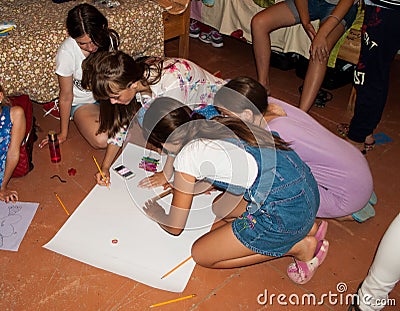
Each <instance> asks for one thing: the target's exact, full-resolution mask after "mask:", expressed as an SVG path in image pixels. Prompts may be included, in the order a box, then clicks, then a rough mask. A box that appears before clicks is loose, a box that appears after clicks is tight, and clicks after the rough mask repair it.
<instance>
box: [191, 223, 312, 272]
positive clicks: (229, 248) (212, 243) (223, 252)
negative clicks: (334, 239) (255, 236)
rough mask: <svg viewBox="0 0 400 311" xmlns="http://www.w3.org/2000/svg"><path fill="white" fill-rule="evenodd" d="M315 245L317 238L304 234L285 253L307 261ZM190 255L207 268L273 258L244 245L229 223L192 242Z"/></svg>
mask: <svg viewBox="0 0 400 311" xmlns="http://www.w3.org/2000/svg"><path fill="white" fill-rule="evenodd" d="M310 232H311V231H310ZM316 247H317V240H316V239H315V238H314V237H313V236H306V237H305V238H304V239H303V240H301V241H300V242H298V243H297V244H295V245H294V246H293V247H292V249H291V250H290V251H289V252H288V253H287V254H285V255H290V256H294V257H296V258H297V259H298V260H301V261H308V260H310V259H312V258H313V257H314V252H315V249H316ZM192 256H193V259H194V260H195V262H196V263H198V264H199V265H201V266H203V267H208V268H237V267H243V266H248V265H252V264H256V263H260V262H264V261H267V260H270V259H273V258H275V257H270V256H265V255H261V254H257V253H254V252H253V251H251V250H250V249H248V248H247V247H246V246H244V245H243V244H242V243H241V242H240V241H239V240H238V239H237V238H236V236H235V235H234V234H233V231H232V226H231V224H230V223H227V224H225V225H223V226H220V227H219V228H217V229H215V230H213V231H211V232H209V233H208V234H206V235H204V236H202V237H201V238H200V239H198V240H197V241H196V242H195V243H194V244H193V247H192Z"/></svg>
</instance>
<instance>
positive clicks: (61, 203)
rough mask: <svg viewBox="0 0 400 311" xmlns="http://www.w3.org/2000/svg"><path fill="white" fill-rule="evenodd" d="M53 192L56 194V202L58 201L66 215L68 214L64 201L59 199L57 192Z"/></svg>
mask: <svg viewBox="0 0 400 311" xmlns="http://www.w3.org/2000/svg"><path fill="white" fill-rule="evenodd" d="M54 194H55V195H56V198H57V200H58V202H60V205H61V207H62V208H63V209H64V211H65V212H66V213H67V215H68V216H69V212H68V210H67V208H66V207H65V205H64V203H63V202H62V201H61V199H60V197H59V196H58V194H57V192H54Z"/></svg>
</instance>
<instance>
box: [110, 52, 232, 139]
mask: <svg viewBox="0 0 400 311" xmlns="http://www.w3.org/2000/svg"><path fill="white" fill-rule="evenodd" d="M163 65H164V71H163V73H162V76H161V79H160V81H158V83H156V84H154V85H151V86H150V89H151V92H152V98H150V100H147V99H146V100H142V101H141V102H142V106H143V108H144V109H142V110H141V111H139V118H140V117H141V116H140V114H142V117H143V114H144V111H145V110H147V108H148V107H149V106H150V105H151V102H152V100H154V99H155V98H157V97H161V96H168V97H172V98H174V99H176V100H179V101H180V102H181V103H183V104H185V105H187V106H189V107H190V108H191V109H193V110H198V109H202V108H204V107H206V106H208V105H212V104H213V101H214V95H215V93H216V92H217V91H218V90H219V89H220V87H221V86H223V85H224V84H225V83H226V81H225V80H223V79H221V78H218V77H216V76H214V75H212V74H211V73H209V72H208V71H206V70H205V69H203V68H201V67H200V66H198V65H196V64H195V63H193V62H191V61H189V60H187V59H182V58H167V59H165V60H164V64H163ZM139 123H140V122H139ZM126 133H127V129H126V128H121V129H120V131H119V132H118V133H117V134H116V135H115V136H114V137H112V138H110V139H109V140H108V143H109V144H114V145H117V146H122V144H123V142H124V140H125V136H126Z"/></svg>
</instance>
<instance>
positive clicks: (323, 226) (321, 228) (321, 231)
mask: <svg viewBox="0 0 400 311" xmlns="http://www.w3.org/2000/svg"><path fill="white" fill-rule="evenodd" d="M327 230H328V222H327V221H326V220H322V221H321V222H320V223H319V225H318V230H317V232H316V233H315V235H314V237H315V238H316V239H317V241H318V242H319V241H322V240H323V239H325V235H326V231H327ZM317 251H318V248H317V249H316V250H315V252H317ZM315 255H316V253H315V254H314V256H315Z"/></svg>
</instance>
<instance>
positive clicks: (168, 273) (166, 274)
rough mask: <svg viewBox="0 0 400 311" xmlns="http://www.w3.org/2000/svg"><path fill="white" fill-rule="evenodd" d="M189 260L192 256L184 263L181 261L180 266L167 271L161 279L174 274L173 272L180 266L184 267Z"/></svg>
mask: <svg viewBox="0 0 400 311" xmlns="http://www.w3.org/2000/svg"><path fill="white" fill-rule="evenodd" d="M190 259H192V256H190V257H188V258H186V259H185V260H184V261H182V262H181V263H180V264H178V265H177V266H176V267H175V268H173V269H171V270H170V271H168V272H167V273H165V274H164V275H163V276H162V277H161V279H163V278H166V277H167V276H168V275H170V274H171V273H172V272H174V271H175V270H177V269H178V268H179V267H180V266H182V265H184V264H185V263H186V262H188V261H189V260H190Z"/></svg>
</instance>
